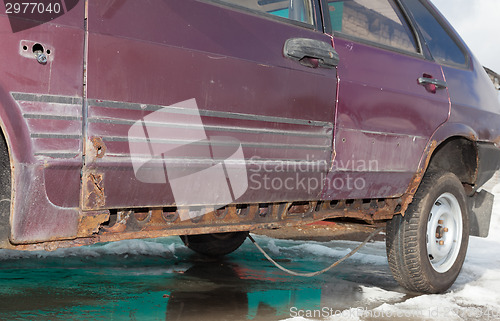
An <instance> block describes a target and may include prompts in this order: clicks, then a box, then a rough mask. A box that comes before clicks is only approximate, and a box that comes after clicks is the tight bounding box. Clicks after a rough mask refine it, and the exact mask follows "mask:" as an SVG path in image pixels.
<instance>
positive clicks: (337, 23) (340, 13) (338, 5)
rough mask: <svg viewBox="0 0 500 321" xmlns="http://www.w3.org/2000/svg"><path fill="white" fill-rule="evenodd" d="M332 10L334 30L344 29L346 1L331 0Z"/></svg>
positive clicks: (329, 4) (330, 8)
mask: <svg viewBox="0 0 500 321" xmlns="http://www.w3.org/2000/svg"><path fill="white" fill-rule="evenodd" d="M328 7H329V10H330V21H331V23H332V30H333V31H342V19H343V17H344V2H343V1H339V2H330V3H328Z"/></svg>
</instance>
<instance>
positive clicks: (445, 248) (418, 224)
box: [386, 172, 469, 293]
mask: <svg viewBox="0 0 500 321" xmlns="http://www.w3.org/2000/svg"><path fill="white" fill-rule="evenodd" d="M467 209H468V207H467V203H466V196H465V191H464V188H463V186H462V183H461V182H460V180H459V179H458V178H457V176H456V175H454V174H453V173H449V172H430V173H426V174H425V176H424V178H423V179H422V182H421V184H420V186H419V188H418V190H417V193H416V194H415V196H414V198H413V201H412V203H411V204H410V205H409V206H408V209H407V210H406V212H405V215H404V217H403V216H402V215H396V216H394V217H393V218H392V220H390V221H388V223H387V238H386V245H387V258H388V261H389V266H390V268H391V271H392V274H393V275H394V278H395V279H396V280H397V281H398V282H399V284H401V285H402V286H403V287H405V288H406V289H408V290H410V291H416V292H421V293H441V292H444V291H446V290H447V289H449V288H450V287H451V285H452V284H453V283H454V282H455V280H456V278H457V276H458V274H459V273H460V270H461V268H462V265H463V262H464V260H465V255H466V252H467V245H468V242H469V215H468V213H467Z"/></svg>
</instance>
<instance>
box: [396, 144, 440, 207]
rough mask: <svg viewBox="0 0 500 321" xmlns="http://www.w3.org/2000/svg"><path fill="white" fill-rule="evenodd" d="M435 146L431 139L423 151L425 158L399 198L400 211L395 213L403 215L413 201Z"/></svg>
mask: <svg viewBox="0 0 500 321" xmlns="http://www.w3.org/2000/svg"><path fill="white" fill-rule="evenodd" d="M437 146H438V143H437V141H435V140H433V141H431V143H430V144H429V146H428V147H427V148H426V150H425V151H424V155H425V156H424V157H425V160H424V162H423V163H422V164H421V165H420V168H419V170H418V171H417V173H416V174H415V175H413V178H412V180H411V183H410V185H409V186H408V188H407V190H406V192H405V194H404V195H403V196H401V200H402V202H401V208H400V211H399V212H398V213H396V214H401V215H403V216H404V215H405V212H406V210H407V209H408V206H409V205H410V204H411V202H412V201H413V196H415V193H416V192H417V190H418V187H419V186H420V182H421V181H422V178H423V177H424V174H425V171H426V170H427V167H428V166H429V162H430V161H431V157H432V154H433V152H434V150H435V149H436V147H437Z"/></svg>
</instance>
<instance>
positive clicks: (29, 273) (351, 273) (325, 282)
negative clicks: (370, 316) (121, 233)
mask: <svg viewBox="0 0 500 321" xmlns="http://www.w3.org/2000/svg"><path fill="white" fill-rule="evenodd" d="M257 240H258V241H259V243H261V245H262V246H263V247H264V248H267V249H268V251H270V253H271V254H272V255H273V256H274V257H276V258H277V259H279V260H280V262H281V263H282V264H284V265H285V266H287V267H288V268H291V269H294V270H299V271H305V272H311V271H315V270H318V269H321V268H323V267H325V266H327V265H329V264H330V263H331V262H332V261H333V260H334V259H338V258H340V257H341V256H342V255H344V254H345V253H344V252H345V251H346V250H347V249H346V248H341V249H340V250H333V249H331V248H329V247H328V246H324V245H320V244H316V243H314V242H313V243H312V244H311V243H310V242H309V243H308V244H306V243H304V242H300V241H278V240H276V241H275V240H272V239H269V238H263V237H262V238H261V237H257ZM356 244H357V243H354V244H353V245H350V244H349V247H354V245H356ZM380 252H381V253H380V254H381V255H383V254H384V252H385V250H384V247H383V246H382V247H381V249H380ZM353 258H355V256H354V257H353ZM376 262H378V261H376ZM377 264H378V265H377ZM377 264H376V265H375V266H374V265H373V264H368V265H366V266H365V265H362V264H361V265H360V264H359V262H357V263H356V264H355V266H356V267H355V268H354V267H353V266H352V265H351V266H349V265H348V264H347V265H344V266H343V267H339V269H336V270H334V271H331V272H328V273H327V274H324V275H322V276H319V277H315V278H300V277H291V276H288V275H286V274H284V273H283V272H281V271H280V270H278V269H276V268H275V267H274V266H272V265H271V264H270V263H269V262H268V261H267V260H265V259H263V257H262V255H261V254H260V253H259V252H258V251H257V250H256V249H255V248H254V246H253V244H251V243H250V242H249V241H246V242H245V244H243V246H242V247H241V248H240V249H239V250H237V251H236V252H234V253H233V254H231V255H229V256H228V257H227V258H225V259H224V260H210V259H206V258H204V257H201V256H198V255H196V254H194V253H192V252H191V251H190V250H189V249H187V248H186V247H184V246H183V245H182V244H181V242H180V240H179V238H177V237H171V238H163V239H155V240H133V241H123V242H116V243H109V244H101V245H94V246H89V247H81V248H74V249H63V250H58V251H55V252H52V253H49V252H34V253H26V252H17V251H7V250H0V320H217V321H223V320H231V321H233V320H282V319H285V318H289V317H290V309H291V308H293V307H295V308H297V309H320V308H321V307H324V306H332V307H335V308H337V309H341V308H348V307H350V306H352V305H353V304H356V303H355V302H356V300H358V299H363V298H362V296H361V295H360V293H361V292H362V291H360V284H363V283H364V284H370V282H372V280H373V277H374V276H376V278H375V280H377V279H378V280H379V281H378V282H379V285H380V280H381V281H382V284H385V285H386V286H388V287H397V284H396V283H395V281H394V280H393V279H392V276H391V275H390V271H389V269H388V267H387V263H386V261H385V257H383V256H382V258H381V259H380V262H378V263H377ZM381 276H382V277H381Z"/></svg>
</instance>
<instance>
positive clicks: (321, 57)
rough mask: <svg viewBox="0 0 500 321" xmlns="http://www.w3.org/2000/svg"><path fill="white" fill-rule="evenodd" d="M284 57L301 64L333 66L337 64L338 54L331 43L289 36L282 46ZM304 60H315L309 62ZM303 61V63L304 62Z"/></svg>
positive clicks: (314, 66) (313, 66) (323, 66)
mask: <svg viewBox="0 0 500 321" xmlns="http://www.w3.org/2000/svg"><path fill="white" fill-rule="evenodd" d="M283 54H284V55H285V57H288V58H290V59H293V60H296V61H299V62H301V63H302V64H303V65H305V66H308V67H312V68H316V67H322V68H335V67H336V66H337V65H338V64H339V60H340V58H339V55H338V53H337V52H336V51H335V49H333V47H332V45H331V44H329V43H327V42H324V41H320V40H314V39H308V38H290V39H288V40H287V41H286V42H285V47H284V48H283ZM305 60H317V63H313V64H311V63H310V62H305ZM304 62H305V63H304Z"/></svg>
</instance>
